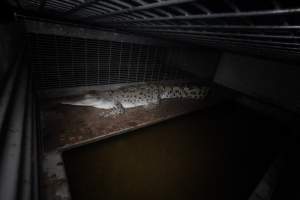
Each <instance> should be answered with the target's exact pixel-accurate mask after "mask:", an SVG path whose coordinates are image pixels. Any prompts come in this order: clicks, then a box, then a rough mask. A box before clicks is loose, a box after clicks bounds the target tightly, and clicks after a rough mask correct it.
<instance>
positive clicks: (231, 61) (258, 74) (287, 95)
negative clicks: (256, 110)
mask: <svg viewBox="0 0 300 200" xmlns="http://www.w3.org/2000/svg"><path fill="white" fill-rule="evenodd" d="M214 81H215V82H216V83H219V84H221V85H223V86H226V87H229V88H232V89H234V90H237V91H240V92H242V93H245V94H247V95H250V96H254V97H258V98H262V99H264V100H266V101H269V102H270V103H274V104H276V105H281V106H284V107H285V108H287V109H290V110H294V111H300V66H298V65H297V64H286V63H281V62H277V61H272V60H265V59H261V58H255V57H250V56H242V55H237V54H232V53H224V54H223V55H222V57H221V60H220V64H219V66H218V68H217V71H216V74H215V78H214Z"/></svg>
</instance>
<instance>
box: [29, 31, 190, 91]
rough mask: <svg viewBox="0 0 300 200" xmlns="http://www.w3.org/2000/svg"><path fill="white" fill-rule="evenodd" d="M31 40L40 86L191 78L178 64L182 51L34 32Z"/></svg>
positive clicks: (186, 53) (34, 65)
mask: <svg viewBox="0 0 300 200" xmlns="http://www.w3.org/2000/svg"><path fill="white" fill-rule="evenodd" d="M28 39H29V45H30V49H31V59H32V62H31V63H32V66H33V72H34V77H35V80H36V85H37V87H38V88H40V89H50V88H65V87H76V86H91V85H107V84H116V83H129V82H143V81H158V80H178V79H188V78H190V77H191V75H188V74H187V73H185V72H182V71H180V70H179V69H178V66H176V65H179V63H181V64H182V65H184V62H183V60H184V59H185V58H184V57H185V56H186V55H188V52H185V54H183V50H177V49H168V48H166V47H158V46H150V45H141V44H131V43H125V42H112V41H100V40H94V39H85V38H75V37H65V36H57V35H44V34H32V33H31V34H28ZM180 52H181V53H180ZM171 56H172V58H171ZM174 59H175V60H174Z"/></svg>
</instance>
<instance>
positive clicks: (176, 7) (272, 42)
mask: <svg viewBox="0 0 300 200" xmlns="http://www.w3.org/2000/svg"><path fill="white" fill-rule="evenodd" d="M20 2H21V5H23V9H25V10H28V11H30V10H31V11H34V12H40V14H45V13H48V15H47V16H48V17H49V18H53V19H55V18H56V19H63V20H65V21H76V22H78V23H82V24H90V25H93V26H98V27H109V28H114V29H116V30H120V31H128V32H132V33H136V34H143V35H151V36H156V37H165V36H170V38H172V39H174V40H180V41H185V42H190V43H193V44H199V45H201V44H202V45H207V43H210V42H214V43H217V44H218V46H219V47H221V46H222V45H223V44H224V45H225V44H228V43H231V44H232V45H230V46H232V47H231V48H232V49H235V47H233V46H235V43H236V41H235V40H238V41H240V42H241V43H240V44H239V45H241V46H245V45H248V44H249V43H252V42H251V40H255V41H257V42H258V43H259V44H260V47H258V48H262V49H266V50H268V49H272V51H276V50H277V49H280V50H288V51H290V52H292V53H296V54H297V52H298V51H299V49H298V47H299V41H300V23H298V21H299V20H297V19H299V18H300V3H297V2H295V1H293V3H290V2H289V1H285V0H268V1H259V0H245V1H237V0H220V1H200V0H151V1H150V0H149V1H148V0H147V1H145V0H106V1H100V0H89V1H85V2H83V1H80V0H74V1H70V0H63V1H60V0H40V1H39V0H20ZM36 2H39V5H40V6H41V7H43V12H41V9H40V7H39V9H37V8H36V7H37V6H36V4H37V3H36ZM50 12H51V13H50ZM53 13H54V14H53ZM204 36H205V37H204ZM190 38H193V41H192V42H191V40H190ZM253 44H255V43H253Z"/></svg>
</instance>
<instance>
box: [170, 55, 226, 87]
mask: <svg viewBox="0 0 300 200" xmlns="http://www.w3.org/2000/svg"><path fill="white" fill-rule="evenodd" d="M182 54H183V55H182ZM220 57H221V53H220V52H219V51H217V50H211V49H197V50H188V49H187V50H184V52H182V53H179V55H176V54H175V55H173V56H172V60H173V64H172V65H173V66H176V67H178V68H180V69H182V70H184V71H186V72H190V73H191V74H193V75H195V76H197V77H198V78H199V79H200V80H209V81H211V80H213V78H214V75H215V71H216V68H217V66H218V64H219V61H220Z"/></svg>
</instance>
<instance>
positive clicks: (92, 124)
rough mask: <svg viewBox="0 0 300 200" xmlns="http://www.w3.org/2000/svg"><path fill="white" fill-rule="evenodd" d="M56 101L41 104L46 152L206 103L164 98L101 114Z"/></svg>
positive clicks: (166, 116)
mask: <svg viewBox="0 0 300 200" xmlns="http://www.w3.org/2000/svg"><path fill="white" fill-rule="evenodd" d="M58 102H59V100H58V99H56V100H52V101H50V102H46V103H44V104H43V106H42V119H43V133H44V137H45V138H44V141H45V143H44V145H45V151H46V152H49V151H52V150H54V149H57V148H61V147H67V146H72V145H75V144H78V143H82V142H84V141H88V140H91V139H93V138H97V137H101V136H105V135H108V134H111V133H115V132H119V131H121V130H126V129H131V128H137V127H140V126H141V125H144V124H149V123H154V122H157V121H159V120H163V119H167V118H170V117H173V116H177V115H181V114H184V113H188V112H191V111H193V110H197V109H200V108H202V107H205V106H207V104H208V102H207V101H199V100H180V99H179V100H178V99H176V100H163V101H162V102H161V103H160V104H159V105H155V104H153V105H149V106H147V107H144V106H140V107H136V108H129V109H127V110H126V111H125V113H123V114H118V115H112V116H107V117H104V116H105V114H106V113H107V112H108V110H105V109H99V108H94V107H88V106H73V105H64V104H60V103H58Z"/></svg>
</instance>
